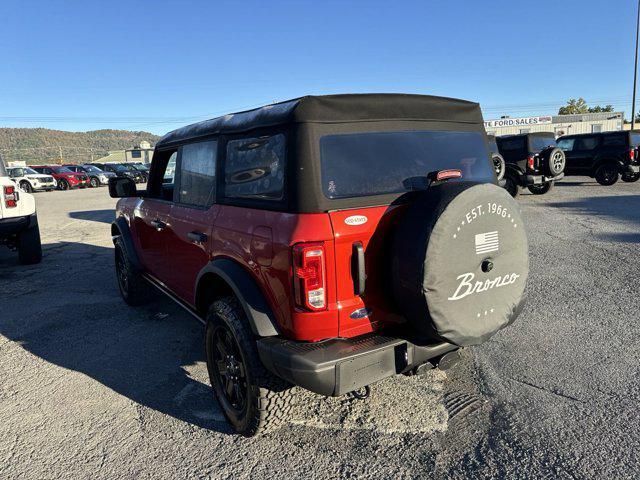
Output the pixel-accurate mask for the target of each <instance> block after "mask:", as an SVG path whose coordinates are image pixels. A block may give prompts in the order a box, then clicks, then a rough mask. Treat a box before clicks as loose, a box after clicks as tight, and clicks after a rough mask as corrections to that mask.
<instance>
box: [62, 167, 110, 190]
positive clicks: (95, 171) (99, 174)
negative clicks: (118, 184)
mask: <svg viewBox="0 0 640 480" xmlns="http://www.w3.org/2000/svg"><path fill="white" fill-rule="evenodd" d="M65 167H67V168H68V169H69V170H71V171H72V172H78V173H84V174H86V175H87V177H89V186H90V187H91V188H96V187H99V186H100V185H108V184H109V179H110V178H111V177H115V176H116V175H115V173H111V172H104V171H102V170H100V169H99V168H98V167H96V166H95V165H72V164H70V165H65Z"/></svg>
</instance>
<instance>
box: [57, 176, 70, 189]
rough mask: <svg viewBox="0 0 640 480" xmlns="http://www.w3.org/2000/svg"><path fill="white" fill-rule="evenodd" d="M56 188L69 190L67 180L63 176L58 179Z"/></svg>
mask: <svg viewBox="0 0 640 480" xmlns="http://www.w3.org/2000/svg"><path fill="white" fill-rule="evenodd" d="M58 189H59V190H69V182H67V181H66V180H65V179H64V178H61V179H60V180H58Z"/></svg>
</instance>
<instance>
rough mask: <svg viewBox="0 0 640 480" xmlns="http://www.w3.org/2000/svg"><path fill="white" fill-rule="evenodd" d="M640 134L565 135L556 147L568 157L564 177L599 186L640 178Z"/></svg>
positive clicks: (635, 132)
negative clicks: (581, 177) (592, 180)
mask: <svg viewBox="0 0 640 480" xmlns="http://www.w3.org/2000/svg"><path fill="white" fill-rule="evenodd" d="M639 145H640V132H637V131H632V132H631V131H626V132H603V133H585V134H580V135H565V136H563V137H560V138H559V139H558V147H559V148H561V149H562V151H563V152H564V154H565V156H566V157H567V166H566V167H565V174H566V175H584V176H588V177H592V178H595V179H596V181H597V182H598V183H599V184H600V185H613V184H614V183H616V182H617V181H618V178H620V176H622V180H623V181H625V182H635V181H637V180H638V179H639V178H640V158H639V154H640V151H639V149H638V146H639Z"/></svg>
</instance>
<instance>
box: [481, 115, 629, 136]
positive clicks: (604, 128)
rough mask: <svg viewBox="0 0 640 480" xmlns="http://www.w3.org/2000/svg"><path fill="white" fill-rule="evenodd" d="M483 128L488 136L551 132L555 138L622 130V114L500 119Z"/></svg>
mask: <svg viewBox="0 0 640 480" xmlns="http://www.w3.org/2000/svg"><path fill="white" fill-rule="evenodd" d="M484 127H485V129H486V130H487V133H488V134H490V135H512V134H517V133H529V132H553V133H555V135H556V137H559V136H561V135H569V134H573V133H596V132H610V131H615V130H622V129H623V128H624V113H623V112H607V113H584V114H579V115H545V116H537V117H521V118H512V117H502V118H500V119H497V120H487V121H485V122H484Z"/></svg>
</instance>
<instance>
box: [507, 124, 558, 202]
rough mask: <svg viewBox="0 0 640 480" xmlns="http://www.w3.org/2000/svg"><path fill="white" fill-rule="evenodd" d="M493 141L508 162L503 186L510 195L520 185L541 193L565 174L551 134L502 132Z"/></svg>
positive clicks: (538, 193)
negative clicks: (503, 133) (501, 134)
mask: <svg viewBox="0 0 640 480" xmlns="http://www.w3.org/2000/svg"><path fill="white" fill-rule="evenodd" d="M496 142H497V144H498V150H499V152H500V155H502V156H503V157H504V160H505V162H506V164H507V169H506V173H505V176H504V179H505V185H504V188H506V189H507V191H508V192H509V193H510V194H511V196H513V197H515V196H516V195H518V191H519V189H520V187H526V188H528V189H529V191H530V192H531V193H533V194H535V195H542V194H544V193H547V192H548V191H549V190H551V188H552V187H553V184H554V182H556V181H557V180H560V179H561V178H563V177H564V165H565V157H564V153H563V152H562V150H560V149H559V148H557V146H556V138H555V136H554V134H553V133H551V132H536V133H523V134H520V135H503V136H500V137H497V138H496Z"/></svg>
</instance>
